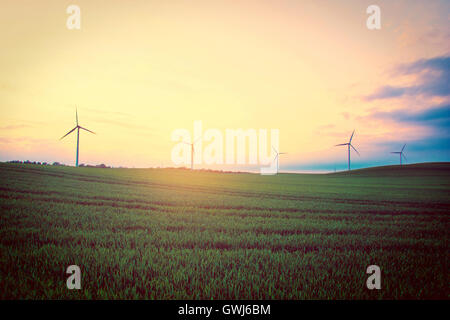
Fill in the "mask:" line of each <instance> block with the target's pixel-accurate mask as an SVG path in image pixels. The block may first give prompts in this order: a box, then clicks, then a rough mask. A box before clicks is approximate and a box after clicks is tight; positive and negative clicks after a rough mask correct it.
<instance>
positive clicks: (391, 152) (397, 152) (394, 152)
mask: <svg viewBox="0 0 450 320" xmlns="http://www.w3.org/2000/svg"><path fill="white" fill-rule="evenodd" d="M391 153H395V154H398V153H400V152H391Z"/></svg>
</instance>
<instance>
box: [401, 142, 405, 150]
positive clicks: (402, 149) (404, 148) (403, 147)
mask: <svg viewBox="0 0 450 320" xmlns="http://www.w3.org/2000/svg"><path fill="white" fill-rule="evenodd" d="M405 147H406V143H405V144H404V145H403V148H402V151H401V152H403V150H405Z"/></svg>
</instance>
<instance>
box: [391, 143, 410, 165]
mask: <svg viewBox="0 0 450 320" xmlns="http://www.w3.org/2000/svg"><path fill="white" fill-rule="evenodd" d="M405 147H406V143H405V144H404V145H403V148H402V150H401V151H398V152H391V153H395V154H398V155H399V156H400V165H402V157H404V158H405V160H406V161H408V159H406V156H405V155H404V154H403V150H405Z"/></svg>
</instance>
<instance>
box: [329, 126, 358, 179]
mask: <svg viewBox="0 0 450 320" xmlns="http://www.w3.org/2000/svg"><path fill="white" fill-rule="evenodd" d="M354 134H355V130H353V133H352V136H351V137H350V140H349V141H348V142H347V143H341V144H337V145H335V147H338V146H347V147H348V171H350V147H352V148H353V150H355V152H356V153H357V154H358V156H359V152H358V150H356V148H355V147H354V146H353V145H352V139H353V135H354Z"/></svg>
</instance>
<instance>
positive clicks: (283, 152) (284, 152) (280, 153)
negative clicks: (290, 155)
mask: <svg viewBox="0 0 450 320" xmlns="http://www.w3.org/2000/svg"><path fill="white" fill-rule="evenodd" d="M279 154H287V152H280V153H279Z"/></svg>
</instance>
